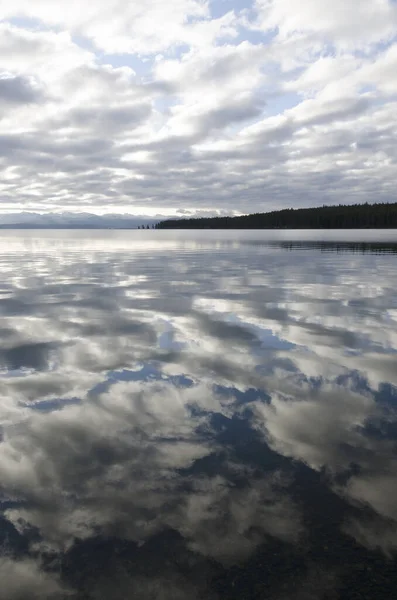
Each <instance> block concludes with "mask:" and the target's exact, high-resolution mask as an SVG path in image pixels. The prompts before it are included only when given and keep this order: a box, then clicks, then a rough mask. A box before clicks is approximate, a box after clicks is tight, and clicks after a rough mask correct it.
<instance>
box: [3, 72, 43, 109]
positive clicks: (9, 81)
mask: <svg viewBox="0 0 397 600" xmlns="http://www.w3.org/2000/svg"><path fill="white" fill-rule="evenodd" d="M41 99H42V93H41V90H40V89H38V88H37V86H35V85H34V83H33V82H32V81H31V80H30V79H29V78H27V77H22V76H6V77H5V76H4V75H2V76H0V102H3V103H6V104H11V105H13V104H16V105H18V104H29V103H32V102H39V101H40V100H41Z"/></svg>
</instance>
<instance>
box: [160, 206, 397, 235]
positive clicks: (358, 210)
mask: <svg viewBox="0 0 397 600" xmlns="http://www.w3.org/2000/svg"><path fill="white" fill-rule="evenodd" d="M155 228H156V229H389V228H390V229H393V228H397V202H394V203H390V204H389V203H376V204H368V203H365V204H353V205H345V204H339V205H337V206H320V207H316V208H287V209H284V210H276V211H272V212H267V213H253V214H249V215H242V216H238V217H205V218H194V219H169V220H166V221H161V222H160V223H157V225H155Z"/></svg>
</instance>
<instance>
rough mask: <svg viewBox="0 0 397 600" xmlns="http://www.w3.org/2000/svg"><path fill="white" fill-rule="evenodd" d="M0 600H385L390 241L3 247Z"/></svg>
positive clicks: (25, 242) (395, 537)
mask: <svg viewBox="0 0 397 600" xmlns="http://www.w3.org/2000/svg"><path fill="white" fill-rule="evenodd" d="M0 267H1V282H0V315H1V321H0V333H1V340H2V343H1V347H0V389H1V402H0V502H1V514H0V582H1V583H0V599H1V600H3V599H4V600H25V599H26V600H32V599H36V598H37V599H40V600H42V599H49V600H55V599H56V600H60V599H66V598H72V599H78V600H91V599H95V600H102V599H103V600H105V599H106V600H107V599H111V600H122V599H123V600H124V599H134V600H198V599H203V600H221V599H227V600H251V599H252V600H254V599H255V600H256V599H271V600H289V599H290V598H291V599H294V600H311V599H313V600H334V599H335V600H337V599H341V600H355V599H360V600H362V599H368V600H370V599H371V600H372V599H374V598H376V599H377V600H381V599H385V600H386V599H387V600H390V599H391V598H392V597H394V594H395V589H396V585H397V562H396V548H397V231H356V232H352V231H320V232H318V231H317V232H316V231H310V232H305V231H291V232H288V231H249V232H244V231H223V232H220V231H219V232H218V231H210V232H208V231H196V232H195V231H178V232H176V231H2V232H0Z"/></svg>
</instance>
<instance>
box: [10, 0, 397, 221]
mask: <svg viewBox="0 0 397 600" xmlns="http://www.w3.org/2000/svg"><path fill="white" fill-rule="evenodd" d="M396 73H397V2H396V0H348V1H346V0H333V1H332V2H330V1H329V0H300V2H299V3H298V2H296V0H252V1H250V0H230V1H229V0H168V1H167V2H164V0H145V2H142V3H141V2H125V1H124V0H106V1H105V0H84V2H81V1H80V0H67V1H66V0H57V2H54V1H53V0H35V1H34V2H32V1H31V0H13V1H12V2H10V1H9V0H0V215H1V214H3V215H4V214H6V213H16V212H21V211H33V212H39V213H50V212H63V211H68V212H90V213H96V214H107V213H123V214H124V213H128V214H132V215H142V216H149V217H155V216H157V215H165V216H189V215H197V214H199V215H200V214H201V215H207V214H240V213H248V212H258V211H259V212H261V211H267V210H275V209H281V208H286V207H306V206H317V205H323V204H339V203H348V204H351V203H356V202H366V201H368V202H376V201H377V202H392V201H396V193H395V190H396V189H397V168H396V167H397V165H396V162H397V144H396V139H397V137H396V136H397V76H396Z"/></svg>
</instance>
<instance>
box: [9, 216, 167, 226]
mask: <svg viewBox="0 0 397 600" xmlns="http://www.w3.org/2000/svg"><path fill="white" fill-rule="evenodd" d="M161 218H164V217H161V216H159V217H157V218H153V217H151V218H149V217H135V216H132V215H127V214H108V215H94V214H92V213H72V212H63V213H47V214H38V213H33V212H22V213H13V214H4V215H0V229H137V227H143V226H144V227H146V226H147V225H149V227H151V226H152V225H154V224H156V223H158V222H159V220H160V219H161Z"/></svg>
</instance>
